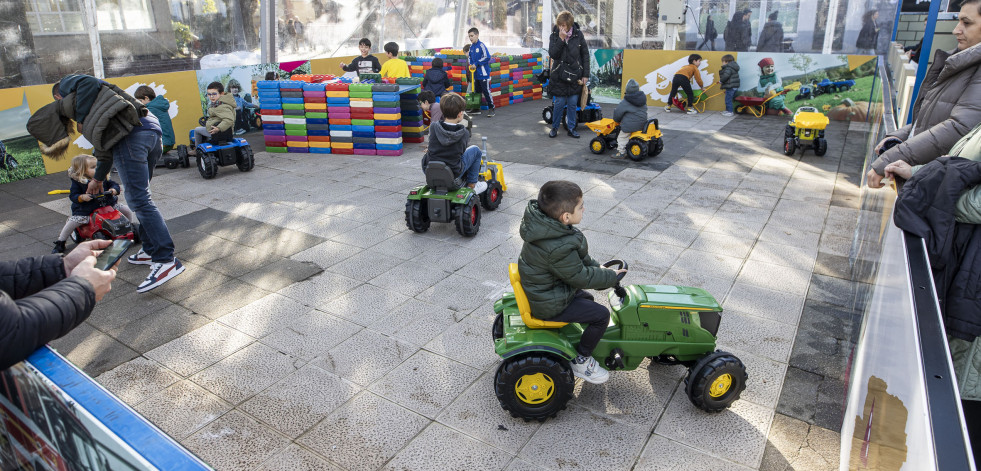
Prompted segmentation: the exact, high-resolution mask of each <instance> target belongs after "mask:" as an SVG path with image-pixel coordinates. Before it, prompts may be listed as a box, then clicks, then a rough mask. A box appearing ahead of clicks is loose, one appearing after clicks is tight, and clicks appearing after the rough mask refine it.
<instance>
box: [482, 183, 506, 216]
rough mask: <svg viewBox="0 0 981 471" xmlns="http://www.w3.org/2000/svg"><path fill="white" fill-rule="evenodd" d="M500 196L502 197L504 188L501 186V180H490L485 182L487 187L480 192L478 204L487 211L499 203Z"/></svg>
mask: <svg viewBox="0 0 981 471" xmlns="http://www.w3.org/2000/svg"><path fill="white" fill-rule="evenodd" d="M502 198H504V189H503V187H501V182H499V181H497V180H491V181H489V182H487V189H486V190H484V192H483V193H481V194H480V205H481V206H483V207H484V209H486V210H488V211H493V210H495V209H497V207H498V206H500V205H501V199H502Z"/></svg>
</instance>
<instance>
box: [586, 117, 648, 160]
mask: <svg viewBox="0 0 981 471" xmlns="http://www.w3.org/2000/svg"><path fill="white" fill-rule="evenodd" d="M586 127H587V128H589V129H590V130H592V131H593V132H595V133H596V134H597V136H596V137H594V138H593V139H592V140H591V141H589V150H590V151H592V152H593V153H594V154H602V153H603V152H606V149H616V147H617V137H618V136H619V135H620V123H617V122H616V121H613V120H612V119H610V118H603V119H601V120H599V121H593V122H591V123H586ZM661 136H662V134H661V129H660V127H658V124H657V120H656V119H650V120H648V121H647V124H646V125H645V126H644V129H643V130H641V131H636V132H632V133H630V140H629V141H627V157H630V159H631V160H634V161H640V160H643V159H644V157H648V156H650V157H654V156H656V155H657V154H660V153H661V151H662V150H664V140H663V139H662V138H661Z"/></svg>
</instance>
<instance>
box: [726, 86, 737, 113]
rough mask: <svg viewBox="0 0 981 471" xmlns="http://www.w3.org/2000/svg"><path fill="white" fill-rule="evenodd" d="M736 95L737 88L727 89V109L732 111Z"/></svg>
mask: <svg viewBox="0 0 981 471" xmlns="http://www.w3.org/2000/svg"><path fill="white" fill-rule="evenodd" d="M735 97H736V89H735V88H727V89H726V111H728V112H730V113H732V101H733V99H734V98H735Z"/></svg>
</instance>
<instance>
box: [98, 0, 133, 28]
mask: <svg viewBox="0 0 981 471" xmlns="http://www.w3.org/2000/svg"><path fill="white" fill-rule="evenodd" d="M95 8H96V17H97V18H98V22H99V31H115V30H121V29H125V28H126V23H125V22H124V20H123V17H122V15H121V12H120V10H119V0H98V3H97V4H96V7H95Z"/></svg>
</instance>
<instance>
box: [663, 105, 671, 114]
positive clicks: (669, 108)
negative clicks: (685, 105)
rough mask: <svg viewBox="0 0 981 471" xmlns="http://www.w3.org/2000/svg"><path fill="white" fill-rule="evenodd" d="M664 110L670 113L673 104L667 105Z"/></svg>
mask: <svg viewBox="0 0 981 471" xmlns="http://www.w3.org/2000/svg"><path fill="white" fill-rule="evenodd" d="M664 112H665V113H670V112H671V105H668V106H665V107H664Z"/></svg>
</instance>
